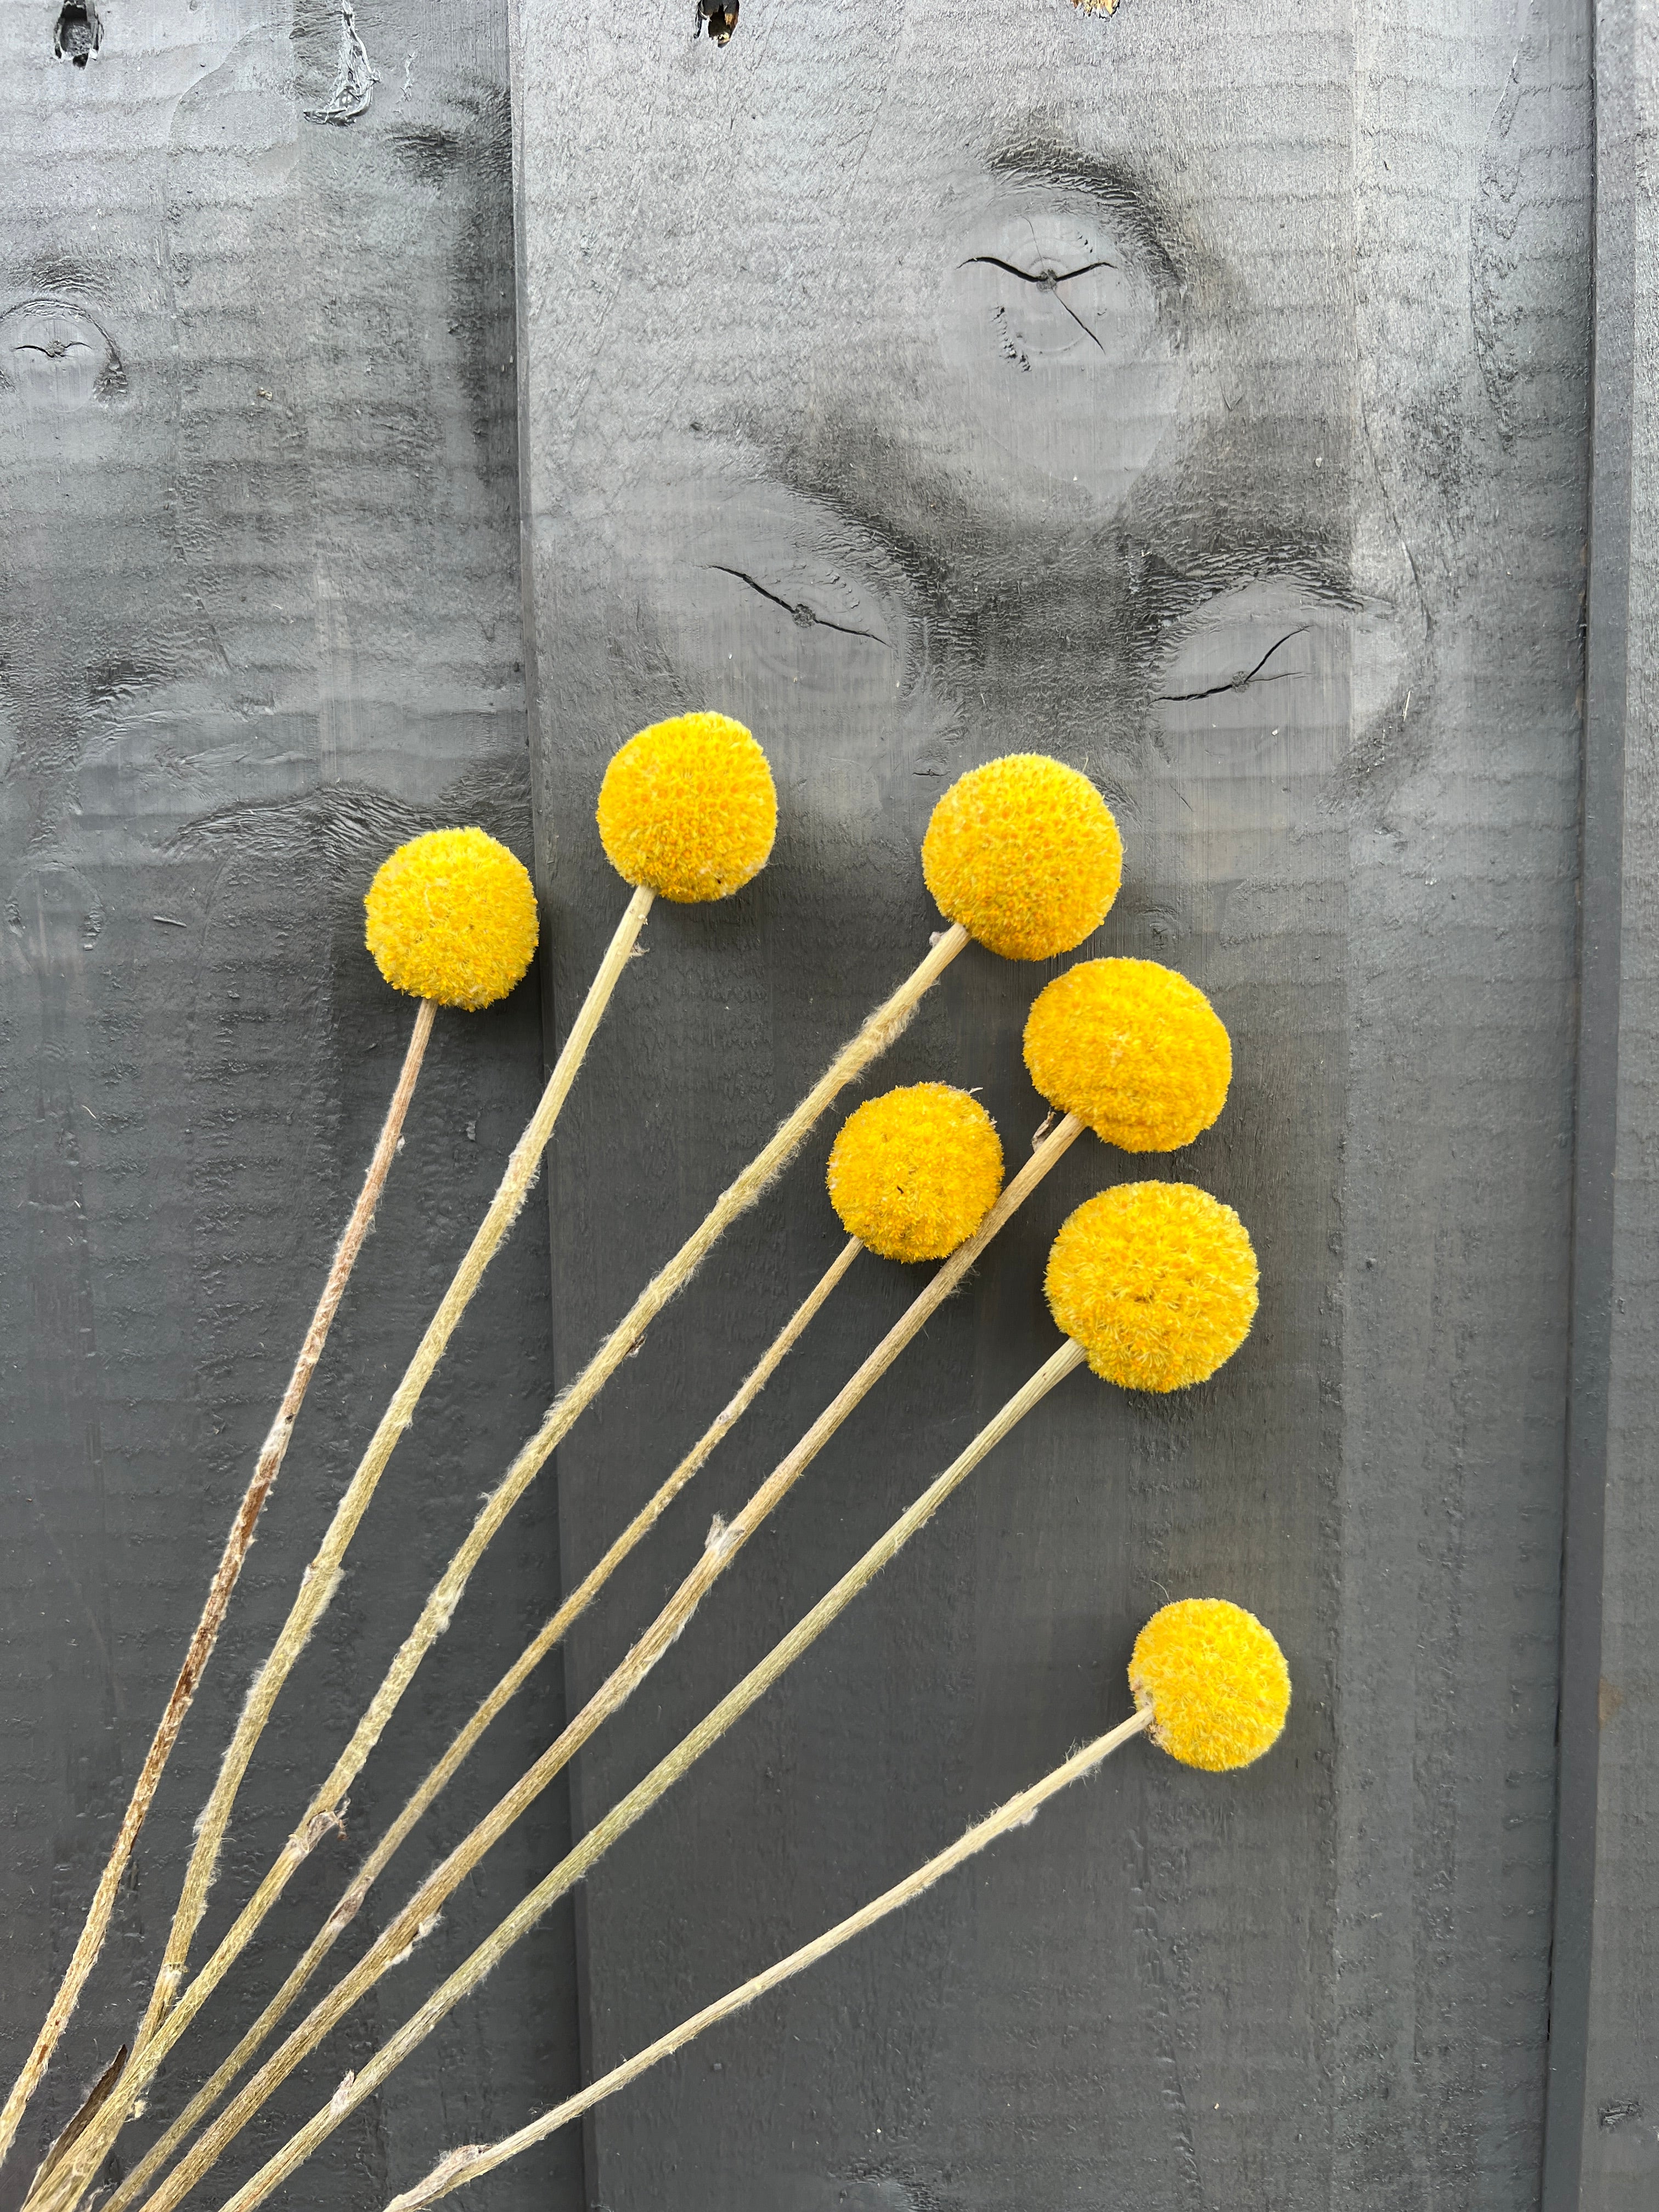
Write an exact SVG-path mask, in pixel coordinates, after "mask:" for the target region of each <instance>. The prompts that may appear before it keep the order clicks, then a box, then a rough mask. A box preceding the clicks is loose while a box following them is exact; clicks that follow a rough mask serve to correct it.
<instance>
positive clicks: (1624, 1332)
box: [1547, 0, 1659, 2212]
mask: <svg viewBox="0 0 1659 2212" xmlns="http://www.w3.org/2000/svg"><path fill="white" fill-rule="evenodd" d="M1596 75H1597V84H1598V93H1597V101H1598V113H1597V131H1596V185H1597V191H1596V270H1597V277H1596V343H1595V473H1594V484H1593V488H1594V504H1593V507H1592V510H1591V526H1592V529H1591V571H1590V579H1591V580H1590V592H1589V601H1588V614H1589V623H1590V634H1589V669H1588V675H1589V684H1588V690H1587V700H1588V727H1587V745H1586V769H1587V781H1586V794H1587V804H1586V819H1585V837H1586V848H1587V850H1586V873H1587V890H1588V877H1589V862H1590V854H1589V840H1590V837H1591V836H1592V834H1594V833H1596V832H1599V834H1600V836H1601V840H1602V842H1603V847H1604V850H1603V851H1602V852H1601V854H1598V855H1597V856H1596V858H1597V860H1598V861H1599V863H1600V873H1601V878H1602V896H1601V902H1600V904H1601V912H1602V915H1603V916H1604V917H1605V926H1604V927H1602V928H1601V930H1600V931H1599V932H1598V933H1597V936H1596V939H1595V943H1594V945H1592V943H1591V941H1590V924H1591V921H1592V918H1593V915H1594V908H1593V907H1592V905H1591V902H1590V901H1589V897H1588V896H1587V900H1586V943H1585V953H1584V971H1583V972H1584V1000H1585V1004H1586V1006H1587V1008H1589V1009H1591V1010H1596V1009H1597V1001H1598V1000H1600V1001H1601V1006H1600V1008H1599V1012H1600V1017H1601V1018H1600V1020H1599V1024H1598V1027H1597V1033H1596V1034H1595V1036H1594V1037H1593V1038H1591V1039H1587V1040H1586V1042H1585V1047H1584V1052H1583V1077H1582V1078H1581V1094H1582V1092H1583V1090H1584V1089H1585V1088H1586V1081H1587V1079H1592V1078H1593V1079H1594V1081H1595V1086H1596V1088H1595V1091H1594V1092H1593V1093H1592V1102H1591V1103H1592V1105H1593V1107H1594V1108H1596V1109H1600V1113H1599V1123H1598V1135H1599V1137H1600V1139H1601V1145H1600V1151H1601V1158H1598V1161H1597V1164H1598V1166H1600V1167H1601V1169H1602V1170H1603V1174H1604V1176H1605V1182H1604V1184H1603V1188H1602V1190H1601V1193H1600V1194H1599V1195H1600V1197H1601V1205H1600V1206H1599V1208H1598V1209H1597V1211H1596V1213H1595V1217H1594V1218H1595V1229H1596V1231H1597V1233H1598V1236H1599V1237H1600V1240H1601V1251H1600V1253H1599V1255H1598V1257H1599V1258H1600V1260H1601V1267H1600V1268H1599V1270H1598V1271H1597V1273H1595V1276H1594V1277H1593V1278H1592V1279H1591V1281H1590V1283H1589V1284H1587V1285H1586V1287H1587V1288H1593V1289H1594V1291H1595V1293H1596V1294H1597V1296H1598V1297H1599V1299H1600V1301H1601V1309H1602V1310H1601V1312H1599V1313H1597V1314H1596V1315H1595V1316H1594V1318H1595V1320H1599V1321H1601V1322H1602V1323H1603V1326H1602V1328H1601V1330H1600V1331H1599V1332H1597V1331H1595V1330H1594V1329H1592V1330H1591V1331H1590V1332H1589V1333H1588V1334H1589V1348H1590V1351H1591V1353H1592V1355H1595V1354H1596V1353H1599V1354H1601V1358H1602V1362H1603V1385H1602V1388H1603V1398H1602V1404H1601V1408H1600V1409H1599V1410H1600V1411H1601V1415H1602V1419H1603V1432H1602V1433H1603V1450H1602V1453H1601V1464H1600V1465H1599V1466H1596V1465H1594V1464H1592V1465H1590V1466H1589V1467H1587V1468H1583V1469H1575V1470H1574V1474H1575V1476H1576V1477H1577V1479H1578V1480H1577V1487H1576V1489H1575V1492H1574V1494H1573V1496H1572V1498H1571V1501H1570V1504H1571V1509H1572V1510H1571V1517H1570V1522H1569V1543H1568V1550H1567V1578H1568V1587H1567V1601H1568V1602H1567V1609H1566V1620H1565V1638H1564V1647H1565V1680H1564V1683H1563V1696H1562V1730H1563V1760H1562V1772H1563V1808H1562V1841H1561V1869H1560V1875H1559V1884H1558V1887H1559V1891H1560V1892H1561V1900H1560V1901H1559V1903H1558V1907H1557V1914H1556V1923H1557V1930H1558V1938H1557V1940H1558V1944H1559V1945H1560V1946H1561V1948H1562V1953H1563V1956H1564V1958H1565V1960H1566V1961H1567V1962H1568V1964H1569V1966H1571V1968H1572V1969H1575V1970H1576V1971H1575V1972H1573V1974H1572V1978H1571V1980H1570V1981H1568V1982H1567V1983H1566V1984H1565V1987H1564V1989H1563V1990H1562V1996H1563V1997H1564V1998H1565V2004H1564V2005H1563V2006H1562V2007H1561V2008H1560V2011H1561V2013H1562V2015H1564V2017H1563V2022H1562V2024H1563V2027H1564V2029H1565V2037H1566V2043H1565V2050H1564V2051H1562V2053H1561V2058H1560V2063H1559V2064H1557V2063H1553V2068H1552V2072H1553V2079H1552V2082H1551V2092H1552V2094H1551V2107H1550V2130H1551V2141H1550V2150H1551V2160H1550V2170H1549V2172H1548V2176H1547V2179H1548V2183H1549V2185H1550V2187H1551V2188H1552V2189H1553V2190H1554V2191H1557V2192H1558V2193H1557V2195H1556V2196H1555V2197H1554V2198H1553V2201H1552V2203H1551V2204H1550V2205H1549V2206H1548V2207H1547V2212H1553V2203H1560V2204H1562V2205H1564V2206H1565V2205H1570V2204H1571V2203H1573V2202H1574V2201H1575V2198H1574V2196H1573V2194H1572V2191H1574V2189H1575V2188H1576V2189H1577V2199H1576V2201H1577V2203H1580V2204H1582V2205H1583V2206H1584V2207H1585V2208H1587V2212H1644V2209H1645V2208H1646V2207H1647V2206H1648V2205H1650V2204H1651V2203H1653V2201H1654V2198H1655V2196H1656V2193H1659V1937H1656V1926H1655V1923H1656V1907H1659V1784H1656V1773H1659V1645H1656V1629H1655V1620H1654V1607H1653V1592H1654V1586H1655V1580H1656V1576H1659V1516H1656V1512H1655V1507H1654V1499H1653V1480H1652V1468H1653V1437H1654V1432H1655V1424H1656V1418H1659V1395H1656V1394H1659V1361H1656V1349H1659V1347H1656V1340H1655V1333H1654V1320H1653V1287H1654V1251H1655V1230H1656V1225H1659V1217H1656V1206H1655V1199H1656V1189H1659V1182H1656V1172H1655V1170H1656V1151H1655V1146H1656V1138H1659V1101H1656V1096H1655V1071H1656V1067H1659V914H1656V904H1655V902H1656V886H1659V783H1656V774H1655V732H1656V726H1659V677H1656V659H1655V648H1654V641H1653V640H1654V626H1655V621H1656V617H1659V416H1656V405H1655V402H1656V394H1659V317H1656V310H1655V306H1654V300H1655V283H1656V276H1659V222H1656V216H1655V209H1654V204H1653V191H1652V185H1651V182H1650V179H1649V177H1648V175H1647V173H1646V164H1645V161H1644V159H1643V158H1642V149H1644V148H1645V147H1646V146H1647V144H1648V143H1650V140H1651V137H1652V133H1653V130H1654V123H1655V107H1656V88H1659V37H1656V30H1655V26H1654V23H1653V21H1652V16H1651V11H1650V10H1648V9H1638V8H1637V7H1634V6H1632V5H1629V4H1627V3H1626V0H1601V4H1600V5H1598V7H1597V10H1596ZM1598 773H1599V775H1601V778H1602V780H1603V783H1604V789H1603V792H1602V793H1601V803H1600V805H1599V807H1596V808H1594V809H1593V808H1592V805H1591V800H1592V799H1593V797H1594V795H1595V784H1594V781H1593V780H1592V778H1593V776H1594V775H1595V774H1598ZM1609 999H1611V1000H1612V1002H1613V1003H1612V1006H1611V1009H1610V1010H1609V1009H1608V1007H1607V1000H1609ZM1609 1011H1610V1012H1611V1013H1612V1016H1613V1019H1612V1020H1609V1018H1608V1014H1609ZM1610 1040H1611V1041H1612V1042H1613V1043H1614V1044H1615V1045H1616V1049H1615V1050H1611V1051H1610V1050H1609V1049H1608V1045H1609V1042H1610ZM1592 1051H1594V1052H1595V1055H1596V1056H1595V1058H1592V1056H1591V1055H1592ZM1608 1109H1611V1111H1609V1110H1608ZM1584 1118H1585V1117H1584V1112H1583V1107H1582V1106H1581V1114H1580V1121H1581V1129H1582V1127H1583V1121H1584ZM1580 1148H1581V1152H1582V1150H1583V1141H1582V1138H1581V1147H1580ZM1608 1153H1610V1154H1611V1160H1610V1165H1611V1174H1610V1175H1607V1173H1606V1170H1607V1166H1608V1164H1609V1162H1608V1160H1607V1154H1608ZM1583 1273H1586V1274H1587V1275H1588V1274H1589V1269H1588V1268H1586V1269H1585V1270H1583ZM1577 1303H1578V1304H1579V1305H1580V1306H1581V1307H1582V1304H1583V1299H1582V1297H1581V1298H1580V1299H1579V1300H1578V1301H1577ZM1552 2056H1553V2059H1554V2054H1552ZM1575 2059H1576V2061H1577V2063H1576V2064H1575V2063H1573V2062H1574V2061H1575Z"/></svg>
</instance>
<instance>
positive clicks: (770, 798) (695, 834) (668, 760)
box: [599, 714, 778, 906]
mask: <svg viewBox="0 0 1659 2212" xmlns="http://www.w3.org/2000/svg"><path fill="white" fill-rule="evenodd" d="M777 827H778V794H777V792H776V790H775V787H774V785H773V782H772V771H771V769H769V767H768V766H767V764H766V755H765V754H764V753H763V751H762V750H761V749H760V747H759V746H758V745H757V744H756V743H755V740H754V738H752V737H750V734H749V732H748V731H747V730H745V729H744V726H743V724H742V723H741V722H734V721H733V720H732V719H731V717H730V715H727V714H676V715H675V716H674V717H673V719H672V720H671V721H666V722H653V724H652V725H651V726H650V728H649V729H648V730H641V732H640V733H639V735H638V736H637V737H633V738H629V740H628V743H627V744H625V745H623V747H622V748H621V750H619V751H618V752H617V754H616V756H615V757H614V758H613V759H612V761H611V765H610V767H609V768H608V769H606V770H605V781H604V782H603V783H602V784H601V785H600V786H599V837H600V840H601V842H603V844H604V846H605V854H606V856H607V857H608V859H609V860H610V862H611V866H612V867H613V868H615V869H616V871H617V874H618V875H619V876H621V877H622V878H623V879H624V880H625V881H626V882H628V883H630V884H643V885H644V886H645V887H646V888H647V890H653V891H655V892H656V893H657V894H658V895H659V897H662V898H665V899H672V900H674V901H676V902H677V903H678V904H679V905H682V906H690V905H693V904H696V903H697V902H700V901H702V900H704V899H720V898H726V897H729V896H730V895H731V894H732V892H733V891H735V890H741V889H742V887H743V885H744V884H746V883H747V882H748V881H749V879H750V877H751V876H757V875H758V874H759V873H760V872H761V870H762V869H763V867H764V866H765V865H766V858H767V855H768V854H769V853H770V851H771V849H772V840H773V838H774V837H775V836H776V834H777Z"/></svg>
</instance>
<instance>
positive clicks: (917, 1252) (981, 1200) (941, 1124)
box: [825, 1083, 1002, 1260]
mask: <svg viewBox="0 0 1659 2212" xmlns="http://www.w3.org/2000/svg"><path fill="white" fill-rule="evenodd" d="M825 1180H826V1182H828V1183H829V1200H830V1203H831V1205H833V1206H834V1207H835V1209H836V1212H837V1213H838V1214H840V1216H841V1218H842V1223H843V1224H844V1225H845V1226H846V1229H847V1231H848V1235H849V1236H853V1237H858V1238H859V1239H860V1242H861V1243H865V1244H867V1245H868V1246H869V1247H870V1249H871V1250H872V1252H879V1253H880V1255H881V1256H882V1258H883V1259H884V1260H942V1259H944V1258H945V1255H946V1254H947V1253H950V1252H954V1251H955V1250H956V1249H957V1245H958V1244H964V1243H966V1242H967V1241H968V1239H969V1237H971V1236H972V1235H973V1233H974V1231H975V1230H976V1229H977V1228H978V1227H979V1225H980V1224H981V1222H982V1221H983V1220H984V1218H985V1217H986V1215H987V1213H988V1212H990V1211H991V1208H992V1207H993V1206H994V1205H995V1204H996V1202H997V1197H998V1194H999V1193H1000V1191H1001V1188H1002V1144H1001V1140H1000V1139H999V1137H998V1135H997V1133H996V1124H995V1123H994V1121H992V1119H991V1117H990V1115H988V1114H987V1112H986V1110H985V1109H984V1108H983V1107H982V1106H981V1104H980V1103H979V1101H978V1099H976V1098H970V1097H969V1096H968V1093H967V1092H966V1091H956V1090H953V1089H952V1088H951V1085H949V1084H948V1083H912V1084H909V1085H907V1086H906V1087H905V1088H904V1089H902V1090H900V1091H887V1092H886V1093H885V1094H884V1096H883V1097H880V1098H872V1099H870V1100H869V1101H868V1103H866V1104H865V1105H863V1106H860V1108H859V1109H858V1111H857V1113H855V1114H850V1115H848V1118H847V1120H846V1121H845V1123H844V1124H843V1125H842V1132H841V1134H840V1135H839V1136H838V1137H837V1138H836V1141H835V1145H834V1147H833V1148H832V1150H831V1152H830V1154H829V1174H828V1176H826V1177H825Z"/></svg>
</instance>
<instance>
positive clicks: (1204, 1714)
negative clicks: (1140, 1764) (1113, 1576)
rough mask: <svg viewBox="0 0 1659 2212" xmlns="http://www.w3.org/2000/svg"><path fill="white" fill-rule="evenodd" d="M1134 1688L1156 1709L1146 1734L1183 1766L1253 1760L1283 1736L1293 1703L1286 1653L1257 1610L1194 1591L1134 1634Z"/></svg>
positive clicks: (1221, 1768)
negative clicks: (1135, 1635) (1136, 1634)
mask: <svg viewBox="0 0 1659 2212" xmlns="http://www.w3.org/2000/svg"><path fill="white" fill-rule="evenodd" d="M1129 1687H1130V1689H1131V1690H1132V1691H1133V1693H1134V1701H1135V1704H1136V1705H1137V1706H1139V1708H1140V1710H1141V1711H1143V1712H1144V1711H1145V1710H1146V1707H1147V1706H1148V1705H1150V1706H1151V1707H1152V1726H1151V1727H1150V1728H1149V1729H1147V1731H1146V1733H1147V1734H1148V1735H1150V1736H1151V1737H1152V1741H1153V1742H1154V1743H1155V1744H1157V1745H1158V1746H1159V1747H1161V1748H1162V1749H1163V1750H1164V1751H1167V1752H1168V1753H1169V1754H1170V1758H1171V1759H1179V1760H1180V1761H1181V1763H1182V1765H1183V1766H1201V1767H1203V1768H1205V1769H1206V1771H1208V1772H1209V1773H1211V1774H1224V1773H1225V1772H1226V1771H1228V1769H1229V1768H1231V1767H1235V1766H1248V1765H1249V1764H1250V1763H1251V1761H1252V1760H1253V1759H1260V1758H1261V1754H1262V1753H1263V1752H1264V1751H1267V1750H1268V1749H1270V1748H1271V1747H1272V1746H1273V1744H1275V1743H1277V1742H1278V1741H1279V1735H1280V1734H1281V1732H1282V1731H1283V1729H1284V1726H1285V1714H1286V1713H1288V1712H1289V1711H1290V1709H1291V1670H1290V1668H1288V1667H1287V1666H1286V1665H1285V1654H1284V1653H1283V1652H1282V1651H1281V1650H1279V1646H1278V1644H1276V1643H1275V1642H1274V1640H1273V1636H1272V1635H1271V1634H1270V1632H1268V1631H1267V1629H1265V1628H1264V1627H1263V1626H1261V1622H1260V1621H1259V1620H1257V1619H1256V1617H1255V1614H1254V1613H1246V1612H1245V1610H1244V1608H1243V1606H1242V1605H1231V1604H1229V1602H1228V1601H1227V1600H1226V1599H1225V1597H1187V1598H1182V1599H1181V1600H1180V1601H1178V1602H1177V1603H1176V1604H1175V1605H1166V1606H1164V1607H1162V1608H1161V1609H1160V1610H1159V1611H1158V1612H1157V1613H1154V1614H1153V1615H1152V1619H1151V1620H1149V1621H1148V1622H1147V1623H1146V1626H1145V1628H1143V1629H1142V1630H1141V1632H1140V1633H1139V1636H1137V1637H1136V1638H1135V1648H1134V1650H1133V1654H1132V1655H1131V1656H1130V1660H1129Z"/></svg>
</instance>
